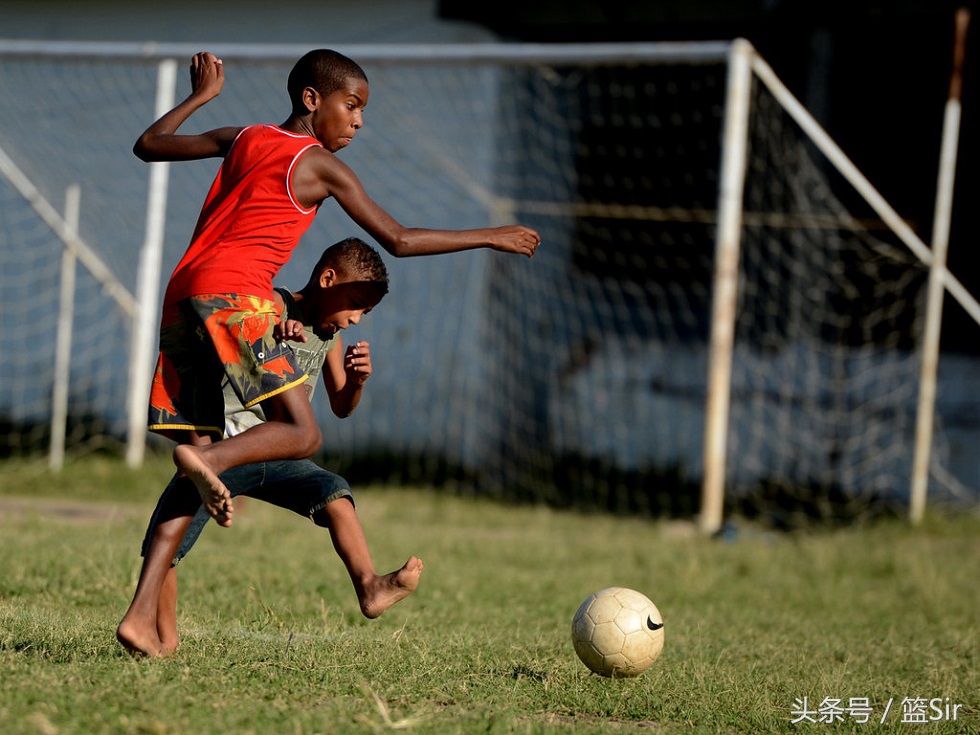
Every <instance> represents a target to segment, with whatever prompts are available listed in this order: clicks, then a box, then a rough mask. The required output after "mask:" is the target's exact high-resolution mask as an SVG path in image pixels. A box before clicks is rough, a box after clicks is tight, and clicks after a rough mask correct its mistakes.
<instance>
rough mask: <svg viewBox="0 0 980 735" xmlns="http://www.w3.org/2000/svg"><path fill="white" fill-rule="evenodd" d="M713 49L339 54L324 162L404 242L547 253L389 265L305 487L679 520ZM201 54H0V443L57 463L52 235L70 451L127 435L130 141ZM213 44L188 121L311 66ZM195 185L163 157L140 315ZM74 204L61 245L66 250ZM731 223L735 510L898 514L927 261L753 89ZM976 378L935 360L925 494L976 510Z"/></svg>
mask: <svg viewBox="0 0 980 735" xmlns="http://www.w3.org/2000/svg"><path fill="white" fill-rule="evenodd" d="M728 47H729V44H723V43H718V44H643V45H625V46H618V47H615V46H612V47H605V46H582V47H566V46H555V47H524V46H497V45H485V46H472V47H457V46H447V47H434V48H431V47H430V48H417V47H387V48H378V47H352V48H339V49H338V50H340V51H342V52H345V53H348V54H349V55H350V56H352V57H353V58H355V59H356V60H358V61H359V62H360V63H361V64H362V66H364V68H365V71H366V72H367V75H368V78H369V80H370V85H371V98H370V102H369V105H368V108H367V110H366V113H365V127H364V129H363V130H362V131H361V132H360V133H359V134H358V136H357V139H356V140H355V142H354V143H353V144H352V145H351V147H350V148H348V149H345V150H344V151H342V152H341V153H340V154H339V155H340V156H341V157H342V159H343V160H344V161H345V162H346V163H348V164H349V165H350V166H351V167H352V168H353V169H354V170H355V171H356V172H357V173H358V175H359V177H360V178H361V180H362V182H363V184H364V185H365V188H366V189H367V191H368V192H369V193H370V194H371V196H372V197H373V198H374V199H376V200H377V201H378V202H379V203H380V204H381V205H382V206H383V207H384V208H385V209H387V210H388V211H389V212H390V213H391V214H392V215H393V216H394V217H395V218H396V219H398V220H399V221H400V222H402V223H403V224H405V225H408V226H421V227H436V228H453V229H455V228H469V227H482V226H487V225H495V224H502V223H510V222H520V223H523V224H527V225H530V226H532V227H534V228H536V229H537V230H538V231H539V232H540V233H541V237H542V243H543V244H542V246H541V248H540V249H539V251H538V253H537V254H536V255H535V257H534V258H533V259H531V260H527V259H524V258H520V257H516V256H510V255H505V254H500V253H493V252H487V251H473V252H467V253H459V254H453V255H446V256H438V257H431V258H420V259H413V260H396V259H393V258H390V257H388V256H387V255H385V260H386V263H387V264H388V267H389V271H390V275H391V292H390V294H389V295H388V296H387V297H386V298H385V299H384V301H383V302H382V303H381V305H380V306H379V307H378V308H377V309H376V310H375V311H374V312H373V313H372V314H371V315H370V316H369V317H368V318H367V319H365V320H364V321H363V322H362V324H361V325H360V326H358V327H357V328H356V329H357V333H356V335H355V334H351V337H352V338H360V339H367V340H369V341H370V342H371V349H372V356H373V359H374V374H373V375H372V377H371V380H370V381H369V383H368V386H367V389H366V391H365V395H364V398H363V400H362V402H361V405H360V407H359V408H358V411H357V412H356V413H355V414H354V415H353V416H352V417H351V418H349V419H346V420H343V421H339V420H336V419H334V418H333V417H332V416H331V415H330V413H329V410H328V407H327V405H326V402H325V401H324V400H322V397H321V398H320V399H317V400H315V403H316V410H317V415H318V418H319V420H320V423H321V426H322V429H323V434H324V455H323V456H322V457H321V458H320V460H321V461H322V462H323V463H324V464H325V465H326V466H329V467H331V468H332V469H335V470H338V471H341V472H342V473H344V474H346V475H347V476H348V478H349V479H351V481H352V482H359V483H360V482H368V481H381V482H407V483H416V484H417V483H425V484H433V485H448V486H450V487H452V488H453V489H455V490H460V491H465V492H477V493H482V494H489V495H493V496H496V497H503V498H508V499H521V500H528V501H534V502H546V503H549V504H553V505H558V506H574V507H578V508H587V509H589V508H595V509H606V510H611V511H615V512H630V513H649V514H657V515H679V516H689V515H693V514H695V513H696V512H697V511H698V504H699V496H700V487H701V483H702V480H703V477H704V441H705V439H704V432H705V405H706V401H707V389H706V385H707V381H706V375H707V370H708V342H709V334H710V330H711V323H710V322H711V307H712V298H713V293H712V289H713V278H714V267H715V237H716V231H717V226H718V221H717V209H718V187H719V161H720V160H721V154H722V150H721V129H722V119H723V115H724V112H725V92H726V83H725V80H726V69H727V58H728V57H727V51H728ZM196 50H197V49H191V48H189V47H186V48H185V47H181V46H174V47H172V48H154V49H146V48H141V47H135V46H126V45H116V46H103V45H75V46H70V47H65V46H58V45H57V44H49V45H44V44H38V45H37V46H36V47H34V48H30V49H25V48H22V47H18V48H8V49H7V50H6V52H5V53H0V93H2V94H3V95H4V99H5V100H6V102H5V104H4V105H3V106H0V153H3V154H5V155H6V157H8V158H9V162H10V166H7V167H5V168H6V173H5V174H4V175H0V263H2V277H3V281H4V283H3V288H0V305H2V306H0V308H2V314H3V319H2V326H0V329H2V330H3V332H2V335H3V344H5V345H7V347H8V348H7V349H6V350H4V352H3V354H2V355H0V367H2V371H3V372H2V374H3V375H4V376H5V380H4V381H0V423H2V428H3V434H2V436H0V440H2V444H0V452H2V453H5V454H9V453H12V452H25V451H26V452H35V451H36V452H40V451H47V449H48V447H49V444H50V436H51V425H52V422H51V416H52V411H53V407H54V399H53V396H54V395H55V391H54V389H53V385H54V384H55V382H56V377H55V364H56V363H57V347H58V344H59V343H61V344H62V345H64V340H63V339H61V338H59V337H58V336H57V335H58V326H57V325H58V317H59V312H61V313H63V312H64V309H63V307H61V306H60V304H63V303H64V301H63V299H62V297H61V296H60V293H61V290H62V285H61V284H62V279H63V275H62V273H63V269H62V256H63V253H64V252H65V250H66V247H68V246H67V245H66V242H68V243H73V244H74V246H78V245H81V246H82V247H83V250H82V251H81V252H82V255H80V256H79V257H78V263H77V269H76V272H77V278H76V279H75V284H74V291H73V293H74V295H73V297H72V299H71V301H70V304H71V314H72V316H71V319H70V322H71V324H72V325H73V327H74V328H73V330H71V333H72V336H71V342H70V353H69V354H70V360H69V366H70V379H69V380H68V397H69V400H68V418H67V424H68V431H67V438H66V445H67V450H68V452H69V453H72V452H75V453H77V452H81V451H86V450H87V449H89V448H91V447H93V446H104V445H106V444H110V445H116V444H119V443H121V442H123V441H124V440H125V439H126V438H127V437H126V434H127V416H126V408H125V406H126V401H127V398H126V396H127V394H128V391H130V390H132V389H133V386H131V385H130V381H129V376H128V373H127V370H128V366H129V364H130V361H131V355H132V347H131V345H132V340H133V338H134V333H133V326H132V325H133V314H132V309H133V308H134V307H133V305H132V303H130V299H132V300H133V302H135V303H139V300H140V298H141V294H140V293H138V292H137V287H136V284H137V282H138V276H139V271H140V268H141V267H142V266H141V264H140V252H141V247H142V245H143V242H144V240H145V239H146V237H147V225H146V213H147V207H148V187H149V185H148V179H149V167H148V166H146V165H145V164H143V163H141V162H139V161H138V160H137V159H136V158H135V157H134V156H133V155H132V154H131V152H130V149H131V146H132V143H133V141H134V140H135V138H136V137H137V135H138V134H139V132H140V131H142V130H143V129H144V128H145V127H146V126H147V125H148V124H149V122H150V121H152V119H153V118H154V116H155V114H154V100H155V98H156V95H157V79H158V67H159V65H160V63H161V62H162V61H163V60H164V59H166V58H175V59H177V60H178V61H179V65H180V69H181V71H180V73H179V74H178V79H177V87H176V92H175V94H176V97H177V99H182V98H183V96H185V95H186V94H187V91H188V90H189V86H188V81H187V79H186V73H184V71H183V70H184V69H185V68H186V62H187V61H188V60H189V58H190V56H191V55H192V54H193V53H194V51H196ZM213 50H214V51H215V52H217V53H219V54H220V55H221V57H222V58H223V60H224V63H225V68H226V73H227V81H226V85H225V88H224V91H223V92H222V94H221V96H220V97H219V98H217V99H216V100H214V101H213V102H211V103H209V104H208V105H207V106H205V107H204V108H203V109H201V110H200V111H199V112H197V113H195V114H194V116H193V117H192V118H191V119H190V120H189V121H188V122H187V123H185V129H186V130H188V131H195V130H205V129H209V128H213V127H218V126H223V125H242V124H248V123H253V122H273V123H278V122H281V121H282V120H283V119H285V117H286V115H287V113H288V108H289V105H288V102H287V99H286V94H285V79H286V75H287V73H288V71H289V68H290V67H291V64H292V62H293V61H294V60H295V59H296V58H298V57H299V56H300V55H301V54H302V53H304V52H305V51H306V50H307V49H306V48H299V47H297V48H293V47H281V46H279V47H255V46H229V47H225V48H215V49H213ZM25 121H29V125H25ZM216 167H217V162H216V161H199V162H193V163H178V164H173V165H171V166H170V167H169V174H168V182H169V184H168V186H167V189H166V210H165V211H166V218H165V231H164V232H165V237H164V248H163V256H162V262H161V264H160V270H159V272H158V273H157V274H156V276H155V277H156V279H157V280H158V281H159V284H160V291H159V293H160V294H162V289H163V287H164V284H165V282H166V279H167V277H168V276H169V273H170V271H171V269H172V268H173V266H174V264H176V262H177V260H178V259H179V257H180V255H181V254H182V253H183V250H184V248H185V247H186V243H187V239H188V237H189V235H190V232H191V230H192V228H193V226H194V223H195V221H196V218H197V214H198V211H199V208H200V205H201V202H202V201H203V197H204V194H205V192H206V190H207V187H208V186H209V184H210V181H211V179H212V178H213V176H214V173H215V170H216ZM18 174H19V175H22V177H23V179H26V180H27V181H28V182H29V184H30V185H29V186H26V189H25V185H24V184H23V182H21V184H20V185H19V186H18V183H17V182H18V181H20V179H19V178H18ZM72 184H77V185H78V186H79V190H80V192H81V195H80V208H79V216H78V224H77V235H76V236H74V237H73V236H71V234H70V233H69V235H68V236H66V235H65V232H64V231H61V232H59V231H58V230H57V228H58V227H61V228H62V230H64V229H65V228H66V227H68V225H67V224H66V222H67V218H65V221H62V219H61V217H62V216H63V212H64V209H65V205H64V200H65V190H66V188H67V187H69V186H70V185H72ZM31 187H33V194H32V193H31V191H32V189H31ZM924 195H928V192H925V193H924ZM39 200H40V201H43V202H44V203H46V204H44V205H39V204H38V201H39ZM45 207H47V209H46V208H45ZM42 210H43V211H45V212H48V216H47V218H45V217H44V216H42ZM48 210H52V211H54V212H55V213H56V214H57V216H52V215H51V214H50V211H48ZM52 223H53V224H52ZM68 229H69V230H70V227H69V228H68ZM741 234H742V249H741V255H740V259H739V280H738V285H739V290H738V308H737V323H736V338H735V346H734V349H733V352H732V354H731V361H732V376H731V386H730V388H731V403H730V408H729V421H728V434H727V435H728V443H727V451H726V462H725V468H724V477H725V488H726V497H727V501H726V502H727V504H728V505H729V507H730V508H731V509H732V510H738V511H741V512H745V513H764V514H766V515H767V517H769V518H772V519H775V520H776V521H777V522H787V523H789V522H792V518H793V517H795V516H794V514H796V513H801V512H802V513H806V514H809V515H814V514H816V515H820V516H828V515H840V514H843V515H848V516H849V515H852V514H853V513H857V512H861V513H865V512H877V511H879V510H882V509H888V508H891V507H903V506H904V505H905V504H906V503H907V495H908V483H909V475H910V466H911V458H912V456H913V440H914V424H915V404H916V395H917V387H916V385H917V380H918V359H917V356H916V347H917V344H918V341H919V338H920V333H921V328H922V325H921V318H920V311H921V308H922V302H923V294H924V287H925V284H926V280H927V271H926V269H925V267H924V266H922V265H921V264H920V263H919V262H918V260H917V259H916V258H915V257H914V256H913V255H912V254H911V253H910V252H909V251H908V249H907V248H906V247H905V246H904V245H903V244H902V243H901V242H900V241H898V239H897V238H896V237H895V236H894V235H893V234H892V233H890V231H889V230H888V229H887V228H886V227H884V226H883V225H882V224H881V223H880V221H879V220H878V219H877V218H876V217H875V215H874V214H873V213H872V212H870V209H869V208H868V207H867V206H866V205H864V204H862V202H861V201H860V200H859V199H858V198H856V197H852V196H850V193H849V192H848V190H847V187H846V185H845V184H843V183H842V182H841V181H840V180H839V177H838V175H837V174H835V173H834V171H833V169H832V167H831V166H830V165H829V164H828V163H827V161H826V160H824V159H822V158H821V156H820V154H818V153H816V151H815V150H814V149H813V147H812V145H810V144H809V143H808V141H807V139H806V137H805V136H804V135H803V134H802V133H801V131H800V130H799V129H798V128H797V127H796V125H795V124H794V123H793V121H792V120H790V119H789V118H788V117H787V115H786V113H785V111H784V110H783V109H782V107H781V106H780V105H779V104H778V103H777V102H776V101H775V100H774V98H773V97H772V95H771V94H770V93H769V92H768V90H767V89H766V88H765V87H764V86H763V85H760V84H755V86H754V91H753V96H752V104H751V114H750V136H749V148H748V166H747V173H746V181H745V189H744V206H743V222H742V227H741ZM349 235H359V236H362V237H365V238H366V239H368V240H369V241H370V238H368V237H367V236H366V234H365V233H363V232H361V231H360V230H359V228H357V227H356V226H355V225H354V224H353V223H352V222H351V221H350V220H349V218H348V217H347V216H346V215H345V214H344V213H343V211H342V210H341V209H340V208H339V207H338V206H337V205H336V204H335V203H334V202H332V201H328V202H326V203H325V204H324V206H323V207H322V208H321V211H320V213H319V215H318V217H317V220H316V222H315V223H314V225H313V227H312V228H311V230H310V231H309V233H308V234H307V235H306V236H305V238H304V241H303V244H302V245H301V246H300V248H299V249H298V250H297V251H296V253H295V255H294V256H293V258H292V260H291V261H290V263H289V264H288V265H287V266H286V267H285V268H284V269H283V271H282V272H281V274H280V277H279V279H278V283H279V285H283V286H287V287H294V288H299V287H300V286H302V285H303V284H305V282H306V279H307V277H308V274H309V270H310V269H311V268H312V266H313V264H314V263H315V262H316V260H317V258H318V256H319V254H320V252H321V251H322V250H323V248H324V247H326V246H327V245H329V244H331V243H333V242H335V241H337V240H340V239H342V238H344V237H347V236H349ZM68 249H69V250H70V251H71V252H74V250H72V248H70V247H68ZM76 249H77V248H76ZM89 252H90V253H91V257H87V256H86V253H89ZM93 263H94V265H93ZM98 263H101V264H102V265H103V266H104V267H105V271H106V272H103V271H101V270H100V269H99V266H98ZM90 265H91V267H90ZM92 268H94V270H95V271H96V273H95V274H94V275H93V272H92ZM106 273H108V274H109V275H108V276H107V275H106ZM109 276H111V279H113V282H112V284H109V283H108V282H107V279H108V278H109ZM158 297H159V296H158V295H157V296H154V298H158ZM150 307H151V308H153V309H158V304H151V305H150ZM15 346H16V347H15ZM12 348H13V349H12ZM974 370H975V364H973V365H971V364H969V363H962V362H956V361H947V360H945V358H944V361H942V362H941V364H940V372H941V379H940V390H941V391H944V392H942V393H941V400H940V403H939V413H938V417H937V418H938V422H937V431H936V433H935V435H934V437H933V463H934V466H935V473H934V477H933V481H932V482H933V486H931V487H930V491H931V492H932V495H931V497H932V499H934V500H935V499H937V498H938V499H941V500H945V501H954V502H959V503H967V504H973V505H976V490H977V487H978V485H980V478H978V477H977V474H978V472H977V468H976V463H975V461H974V462H973V463H972V465H971V463H970V461H969V460H968V459H966V457H967V456H968V455H969V452H970V450H969V447H970V446H971V445H972V446H973V447H975V446H976V442H977V439H978V436H980V434H978V432H980V429H978V427H977V426H976V425H975V424H974V425H973V426H970V425H965V426H959V425H952V426H951V425H950V424H955V423H956V421H957V417H962V416H964V415H967V412H968V411H969V410H970V406H969V405H966V404H964V403H963V401H968V400H973V401H974V404H973V409H974V411H975V408H976V404H975V401H976V398H975V397H972V398H970V397H967V398H963V396H964V395H966V393H967V392H966V391H965V390H963V388H964V385H963V383H964V381H967V380H969V379H971V378H970V376H971V375H973V376H974V379H975V375H976V373H975V372H973V371H974ZM149 377H150V376H149V375H146V376H145V380H147V381H148V380H149ZM974 415H976V414H975V413H974ZM151 445H152V446H161V447H162V446H164V445H163V444H162V443H155V442H154V443H151ZM961 453H962V454H963V456H962V457H961V456H960V454H961ZM937 478H938V479H937ZM933 491H934V492H933Z"/></svg>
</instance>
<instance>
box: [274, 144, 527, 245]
mask: <svg viewBox="0 0 980 735" xmlns="http://www.w3.org/2000/svg"><path fill="white" fill-rule="evenodd" d="M307 159H310V160H309V163H310V164H312V165H311V166H309V168H306V167H305V166H304V167H303V169H301V170H298V171H297V173H296V174H294V178H293V186H294V191H296V192H297V194H299V195H300V200H301V202H302V203H303V204H305V205H307V206H312V205H313V204H314V203H317V202H319V201H322V200H323V199H326V198H327V197H329V196H332V197H333V198H334V199H336V200H337V203H338V204H339V205H340V206H341V207H342V208H343V210H344V211H345V212H346V213H347V214H348V215H349V216H350V218H351V219H353V220H354V221H355V222H356V223H357V224H358V225H360V226H361V227H362V228H364V230H365V231H367V232H368V233H369V234H370V235H371V237H373V238H374V239H375V240H377V241H378V243H379V244H380V245H381V247H383V248H384V249H385V250H386V251H388V253H390V254H391V255H394V256H395V257H398V258H403V257H409V256H415V255H436V254H439V253H455V252H458V251H460V250H473V249H475V248H492V249H493V250H499V251H501V252H504V253H517V254H519V255H526V256H527V257H531V256H532V255H534V251H535V250H537V248H538V245H540V244H541V237H540V235H538V233H537V232H536V231H535V230H532V229H531V228H529V227H524V226H522V225H506V226H504V227H485V228H480V229H473V230H431V229H425V228H420V227H403V226H402V225H401V224H399V223H398V221H397V220H395V218H394V217H392V216H391V215H390V214H388V213H387V212H386V211H385V210H384V209H383V208H382V207H381V206H380V205H379V204H378V203H377V202H375V201H374V200H373V199H371V197H370V196H368V194H367V192H365V191H364V187H363V186H362V185H361V182H360V180H359V179H358V178H357V175H356V174H355V173H354V172H353V170H351V168H350V167H349V166H347V165H346V164H345V163H344V162H343V161H341V160H340V159H339V158H337V157H336V156H335V155H334V154H333V153H331V152H329V151H327V150H324V149H314V150H311V151H310V152H309V153H308V154H307V155H306V156H304V157H303V159H302V160H303V161H304V162H306V161H307ZM307 176H309V178H306V177H307ZM304 185H305V187H308V188H305V187H304ZM301 187H304V188H303V189H301ZM301 191H305V192H313V193H312V195H311V196H310V197H309V200H308V201H303V199H304V197H303V195H302V194H301Z"/></svg>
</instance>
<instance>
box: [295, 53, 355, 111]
mask: <svg viewBox="0 0 980 735" xmlns="http://www.w3.org/2000/svg"><path fill="white" fill-rule="evenodd" d="M351 77H353V78H355V79H363V80H364V81H365V82H366V81H367V74H365V73H364V70H363V69H362V68H361V67H360V65H359V64H358V63H357V62H356V61H354V60H353V59H349V58H347V57H346V56H344V55H343V54H340V53H337V52H336V51H331V50H330V49H314V50H313V51H309V52H307V53H305V54H303V56H302V57H301V58H300V60H299V61H297V62H296V63H295V64H294V65H293V68H292V70H291V71H290V72H289V78H288V79H287V80H286V91H287V92H288V93H289V101H290V103H291V104H292V106H293V114H294V115H303V114H305V113H306V107H305V105H303V90H304V89H306V88H307V87H313V89H315V90H316V91H317V92H319V93H320V94H322V95H323V96H327V95H328V94H331V93H332V92H336V91H337V90H338V89H341V88H342V87H343V85H344V82H346V81H347V80H348V79H350V78H351Z"/></svg>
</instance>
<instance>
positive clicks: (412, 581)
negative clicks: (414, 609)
mask: <svg viewBox="0 0 980 735" xmlns="http://www.w3.org/2000/svg"><path fill="white" fill-rule="evenodd" d="M421 574H422V560H421V559H419V558H417V557H414V556H413V557H412V558H411V559H409V560H408V561H407V562H405V566H403V567H402V568H401V569H398V570H396V571H394V572H391V573H389V574H385V575H384V576H375V577H374V578H373V579H372V580H370V581H369V582H367V583H366V584H365V585H364V587H363V589H361V590H358V595H357V597H358V600H359V602H360V604H361V612H362V613H364V617H366V618H376V617H378V616H379V615H381V613H383V612H384V611H385V610H387V609H388V608H389V607H391V606H392V605H394V604H395V603H396V602H401V601H402V600H404V599H405V598H406V597H408V596H409V595H410V594H412V593H413V592H414V591H415V588H416V587H418V586H419V577H420V576H421Z"/></svg>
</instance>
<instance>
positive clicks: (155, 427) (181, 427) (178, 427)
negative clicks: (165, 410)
mask: <svg viewBox="0 0 980 735" xmlns="http://www.w3.org/2000/svg"><path fill="white" fill-rule="evenodd" d="M146 428H147V430H148V431H161V430H167V431H219V432H221V433H222V434H223V433H224V431H225V427H224V426H195V425H194V424H147V427H146Z"/></svg>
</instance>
